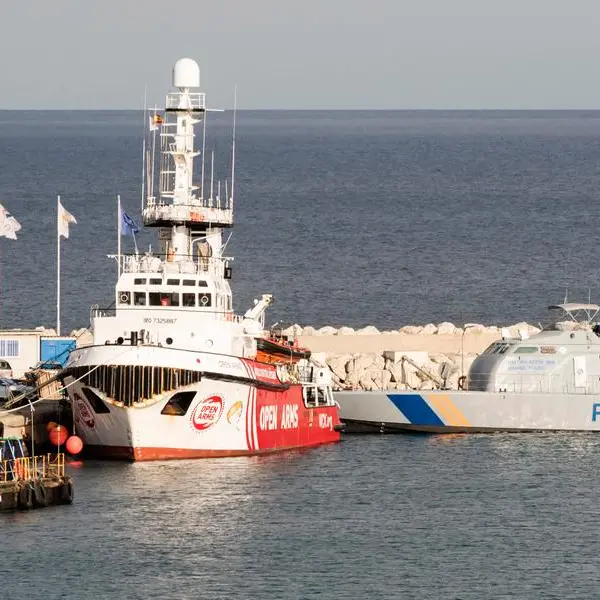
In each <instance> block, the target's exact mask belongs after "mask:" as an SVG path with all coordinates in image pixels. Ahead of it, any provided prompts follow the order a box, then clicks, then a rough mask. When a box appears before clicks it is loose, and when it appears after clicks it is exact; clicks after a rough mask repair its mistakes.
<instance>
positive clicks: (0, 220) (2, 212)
mask: <svg viewBox="0 0 600 600" xmlns="http://www.w3.org/2000/svg"><path fill="white" fill-rule="evenodd" d="M20 229H21V224H20V223H19V221H17V220H16V219H15V218H14V217H11V216H10V214H9V212H8V211H7V210H6V209H5V208H4V206H2V204H0V237H5V238H8V239H9V240H16V239H17V231H20Z"/></svg>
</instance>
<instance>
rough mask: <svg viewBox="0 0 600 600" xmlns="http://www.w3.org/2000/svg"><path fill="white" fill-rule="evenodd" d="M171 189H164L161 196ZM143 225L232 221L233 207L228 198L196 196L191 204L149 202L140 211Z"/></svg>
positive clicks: (168, 193)
mask: <svg viewBox="0 0 600 600" xmlns="http://www.w3.org/2000/svg"><path fill="white" fill-rule="evenodd" d="M172 194H173V190H168V189H164V190H162V191H161V195H162V196H167V197H169V196H171V195H172ZM142 218H143V221H144V224H145V225H149V224H152V223H162V222H165V223H168V222H172V221H174V222H188V223H221V224H226V225H231V224H232V223H233V207H232V205H231V201H230V199H229V198H224V199H222V198H221V197H220V196H215V197H214V198H203V199H202V198H198V199H197V201H195V202H192V203H191V204H172V203H164V202H160V203H151V202H149V203H148V205H147V206H146V208H144V211H143V213H142Z"/></svg>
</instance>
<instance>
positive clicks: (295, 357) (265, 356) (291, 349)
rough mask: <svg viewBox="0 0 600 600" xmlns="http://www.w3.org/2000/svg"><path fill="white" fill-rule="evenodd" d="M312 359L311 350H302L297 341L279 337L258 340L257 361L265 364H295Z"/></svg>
mask: <svg viewBox="0 0 600 600" xmlns="http://www.w3.org/2000/svg"><path fill="white" fill-rule="evenodd" d="M309 358H310V350H308V349H307V348H300V347H299V346H298V344H297V342H296V341H295V340H286V339H284V338H278V337H264V338H263V337H259V338H257V339H256V359H257V360H260V361H262V362H265V363H280V362H284V363H289V364H294V363H297V362H298V361H300V360H306V359H309Z"/></svg>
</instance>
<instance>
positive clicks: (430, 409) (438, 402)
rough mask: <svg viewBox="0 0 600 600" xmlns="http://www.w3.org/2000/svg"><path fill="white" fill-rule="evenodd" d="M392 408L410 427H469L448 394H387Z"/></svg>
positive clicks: (468, 422)
mask: <svg viewBox="0 0 600 600" xmlns="http://www.w3.org/2000/svg"><path fill="white" fill-rule="evenodd" d="M388 398H389V399H390V400H391V401H392V402H393V404H394V406H395V407H396V408H397V409H398V410H399V411H400V412H401V413H402V414H403V415H404V416H405V417H406V420H407V421H408V422H409V423H410V424H411V425H419V426H430V427H444V426H445V427H470V425H471V423H470V421H469V420H468V419H467V418H466V417H465V416H464V415H463V414H462V412H461V411H460V410H459V408H458V407H457V406H456V404H454V402H452V400H451V398H450V396H449V395H448V394H427V395H421V394H388Z"/></svg>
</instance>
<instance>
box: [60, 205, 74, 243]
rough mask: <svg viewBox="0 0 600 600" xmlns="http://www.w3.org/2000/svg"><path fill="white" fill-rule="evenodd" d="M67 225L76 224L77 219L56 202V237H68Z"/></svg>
mask: <svg viewBox="0 0 600 600" xmlns="http://www.w3.org/2000/svg"><path fill="white" fill-rule="evenodd" d="M69 223H77V219H76V218H75V217H74V216H73V215H72V214H71V213H70V212H69V211H68V210H65V207H64V206H63V205H62V204H61V203H60V200H59V201H58V235H62V236H63V237H64V238H68V237H69Z"/></svg>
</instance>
